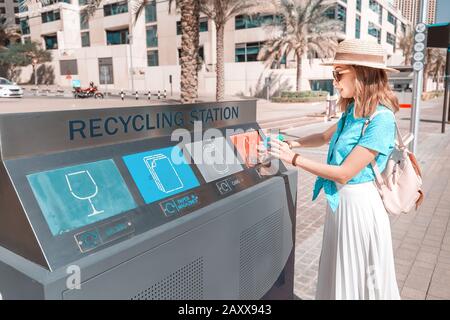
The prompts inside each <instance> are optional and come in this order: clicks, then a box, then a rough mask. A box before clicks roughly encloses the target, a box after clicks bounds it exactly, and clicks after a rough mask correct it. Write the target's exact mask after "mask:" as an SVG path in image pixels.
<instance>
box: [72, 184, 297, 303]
mask: <svg viewBox="0 0 450 320" xmlns="http://www.w3.org/2000/svg"><path fill="white" fill-rule="evenodd" d="M276 181H277V183H271V184H270V186H269V187H266V188H264V189H265V193H264V194H262V195H260V196H259V197H257V198H255V197H254V196H253V195H252V194H251V193H248V194H247V195H245V196H244V197H242V195H241V198H242V199H240V200H241V201H242V202H244V204H243V205H241V206H239V207H238V208H235V209H233V210H230V211H228V212H226V213H225V214H221V215H220V216H219V217H217V218H214V219H213V220H211V221H208V222H207V223H204V224H201V225H200V226H197V227H195V228H194V229H191V230H190V231H188V232H185V233H181V234H180V235H179V236H177V237H175V238H173V239H172V240H170V241H168V242H166V243H164V244H163V245H161V246H158V247H156V248H155V249H153V250H150V251H149V252H146V253H144V254H142V255H139V256H137V257H136V258H134V259H131V260H129V261H127V262H126V263H123V264H121V265H120V266H118V267H116V268H113V269H111V270H109V271H107V272H105V273H102V274H99V275H98V276H96V277H94V278H92V279H90V280H88V281H86V282H85V283H83V284H82V289H81V290H70V291H67V292H65V293H64V298H65V299H130V298H133V297H135V296H137V295H139V293H141V292H143V291H145V290H147V289H148V288H151V287H152V285H153V284H155V283H159V282H161V281H164V279H166V278H167V277H170V276H171V275H173V274H175V273H177V272H179V270H183V268H184V267H185V266H189V265H190V264H192V263H193V262H195V261H197V260H199V259H201V260H202V264H203V267H202V270H203V272H204V279H203V283H204V288H203V296H202V298H205V299H238V298H240V295H239V286H240V284H239V281H240V245H241V244H240V235H241V233H242V232H243V231H245V230H247V229H248V228H250V227H252V226H254V225H255V224H257V223H258V222H261V221H262V220H264V219H266V218H267V217H269V216H271V215H273V214H274V213H275V214H276V213H278V212H279V213H280V215H282V217H283V218H282V221H283V226H284V230H285V232H283V234H280V235H279V236H280V237H281V238H282V244H283V245H282V248H281V253H280V257H281V260H280V261H278V263H276V264H275V265H274V266H273V268H274V270H273V274H276V275H277V276H278V275H279V273H280V272H281V269H282V268H283V266H284V264H285V263H286V260H287V258H288V256H289V254H290V252H291V249H292V246H293V239H292V233H291V232H290V230H291V228H292V225H291V223H290V218H289V212H288V210H287V206H286V203H285V199H286V195H285V194H284V188H283V186H282V183H283V182H282V180H281V179H276ZM230 201H232V200H231V199H225V200H222V201H221V206H222V207H225V208H226V207H227V206H230V203H229V202H230ZM241 201H240V202H241ZM231 206H232V205H231ZM210 210H211V209H210ZM208 211H209V210H208ZM183 225H184V224H183ZM266 258H267V257H266ZM130 275H136V276H130ZM119 279H126V281H120V280H119ZM275 280H276V277H275V278H273V279H272V283H270V285H273V282H275ZM218 288H220V290H218ZM269 288H270V287H269ZM169 289H171V290H175V291H176V289H177V288H172V287H170V288H169ZM267 290H268V288H267ZM264 293H265V292H264ZM261 296H262V295H260V296H258V297H253V298H261ZM169 297H170V295H169Z"/></svg>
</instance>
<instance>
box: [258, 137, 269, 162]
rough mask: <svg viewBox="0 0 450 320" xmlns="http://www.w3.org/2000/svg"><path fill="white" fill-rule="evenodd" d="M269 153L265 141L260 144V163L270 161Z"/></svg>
mask: <svg viewBox="0 0 450 320" xmlns="http://www.w3.org/2000/svg"><path fill="white" fill-rule="evenodd" d="M269 158H270V156H269V153H268V152H267V148H266V147H265V146H264V143H263V142H260V143H259V144H258V163H266V162H268V161H269Z"/></svg>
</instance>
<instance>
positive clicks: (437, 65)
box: [428, 48, 447, 91]
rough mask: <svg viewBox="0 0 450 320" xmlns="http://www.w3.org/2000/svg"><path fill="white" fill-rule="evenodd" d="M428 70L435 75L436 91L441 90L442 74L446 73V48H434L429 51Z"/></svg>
mask: <svg viewBox="0 0 450 320" xmlns="http://www.w3.org/2000/svg"><path fill="white" fill-rule="evenodd" d="M428 58H429V59H428V64H429V66H428V70H429V74H430V75H431V76H432V77H433V80H434V81H435V82H436V91H438V90H439V79H440V77H441V74H442V75H444V74H445V66H446V58H447V57H446V52H445V50H442V49H438V48H432V49H431V50H430V52H429V56H428Z"/></svg>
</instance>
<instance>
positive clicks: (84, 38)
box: [81, 31, 91, 47]
mask: <svg viewBox="0 0 450 320" xmlns="http://www.w3.org/2000/svg"><path fill="white" fill-rule="evenodd" d="M81 46H82V47H90V46H91V40H90V38H89V31H87V32H82V33H81Z"/></svg>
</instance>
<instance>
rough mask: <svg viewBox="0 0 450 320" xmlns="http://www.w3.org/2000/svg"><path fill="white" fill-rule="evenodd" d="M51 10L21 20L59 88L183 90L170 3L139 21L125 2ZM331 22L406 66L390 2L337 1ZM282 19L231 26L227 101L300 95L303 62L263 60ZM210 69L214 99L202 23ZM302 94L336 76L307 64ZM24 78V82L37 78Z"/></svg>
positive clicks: (152, 7)
mask: <svg viewBox="0 0 450 320" xmlns="http://www.w3.org/2000/svg"><path fill="white" fill-rule="evenodd" d="M53 2H54V3H51V4H49V5H46V6H42V5H41V4H35V3H31V4H30V5H29V6H28V9H27V11H25V12H21V13H19V14H18V15H17V16H18V18H19V19H20V24H21V27H22V32H23V37H22V38H23V41H30V40H32V41H39V42H40V43H42V44H43V46H45V48H46V49H48V50H51V52H52V54H53V58H54V61H53V62H52V63H51V68H52V69H53V72H54V75H55V77H54V81H55V83H56V84H58V85H61V86H66V87H68V86H71V84H72V81H73V80H80V81H81V85H82V86H87V85H88V83H89V82H90V81H94V83H96V84H100V85H101V86H104V87H105V89H106V90H113V89H114V90H120V89H124V90H128V91H129V90H139V91H140V92H147V91H148V90H151V91H156V90H161V91H162V90H167V91H168V92H169V93H174V94H175V93H177V92H179V90H180V85H179V83H180V64H179V58H180V48H181V25H180V16H179V15H178V14H176V12H175V13H174V12H173V11H174V10H172V13H171V14H169V8H168V2H167V1H161V2H153V3H150V4H149V5H148V6H147V7H146V9H145V11H144V12H143V13H142V14H141V15H140V16H139V17H138V18H137V19H135V14H134V13H133V12H132V11H133V10H132V9H133V8H134V6H133V5H132V4H129V3H128V1H124V0H105V1H103V2H102V5H101V6H100V7H99V8H98V10H96V11H95V13H94V15H93V16H91V17H90V18H89V19H86V17H85V15H84V13H83V5H84V3H85V0H59V1H58V0H55V1H53ZM332 3H333V4H334V6H333V9H332V10H331V11H329V12H328V14H329V15H330V17H331V18H335V19H339V20H341V21H342V22H343V25H344V27H343V30H342V32H341V34H340V35H339V37H340V38H341V39H344V38H355V37H356V38H363V39H370V40H372V41H376V42H378V43H380V44H382V45H383V46H384V47H385V48H386V50H387V52H388V56H389V60H388V61H389V64H391V65H399V64H401V61H402V53H401V52H400V51H399V50H398V49H397V41H398V40H397V39H398V38H399V37H400V35H401V34H402V32H404V30H405V28H406V24H407V23H408V22H407V20H406V19H405V18H403V16H402V15H401V13H400V11H398V10H397V9H396V8H395V7H394V6H393V5H392V4H391V3H390V2H389V1H387V0H344V1H341V0H339V1H332ZM274 18H275V14H274V13H271V12H266V13H260V14H259V16H257V17H256V18H255V17H253V18H250V17H248V16H245V15H238V16H235V17H234V18H233V19H230V20H229V21H228V22H227V24H226V26H225V39H224V40H225V45H224V47H225V90H226V92H225V93H226V95H239V94H241V95H246V96H255V95H256V96H257V95H261V94H263V93H264V92H265V90H267V88H266V84H268V83H270V91H271V93H274V92H276V91H278V90H294V89H295V87H296V65H297V64H296V61H295V58H294V57H293V56H288V57H286V58H285V59H284V61H282V63H281V64H280V65H277V66H275V67H274V68H271V66H267V65H266V64H265V63H264V62H263V61H258V53H259V51H260V50H261V48H262V47H263V45H264V42H265V41H267V40H268V39H269V37H270V34H269V32H267V30H266V28H265V27H264V21H267V20H269V21H272V20H273V19H274ZM199 55H200V57H201V59H202V61H203V63H202V66H201V70H200V71H199V94H200V95H213V94H214V93H215V85H216V74H215V65H216V30H215V25H214V23H213V21H211V20H209V19H207V18H206V17H204V16H201V19H200V50H199ZM304 60H305V62H304V63H303V66H302V74H303V77H302V80H301V88H302V90H311V89H312V90H329V91H331V90H332V80H331V78H332V77H331V68H330V67H322V66H320V65H319V64H320V62H321V59H315V58H314V57H311V56H309V57H308V56H307V55H306V54H305V56H304ZM27 70H28V72H27V71H23V72H22V79H21V80H22V82H26V81H28V79H27V77H31V74H30V72H31V71H30V70H31V68H28V69H27Z"/></svg>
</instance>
